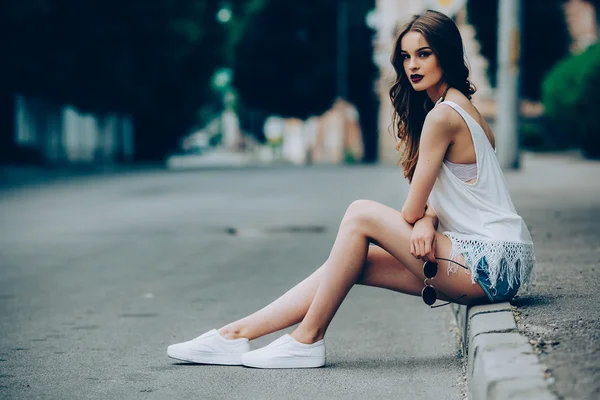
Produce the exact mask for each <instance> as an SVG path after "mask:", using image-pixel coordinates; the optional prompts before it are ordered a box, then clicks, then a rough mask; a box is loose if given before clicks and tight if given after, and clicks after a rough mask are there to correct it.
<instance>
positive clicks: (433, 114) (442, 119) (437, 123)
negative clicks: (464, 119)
mask: <svg viewBox="0 0 600 400" xmlns="http://www.w3.org/2000/svg"><path fill="white" fill-rule="evenodd" d="M460 119H461V117H460V115H458V113H457V112H456V111H454V110H453V109H452V107H450V106H444V105H443V104H442V105H439V106H436V107H434V108H433V110H431V111H429V113H427V116H426V117H425V124H424V127H427V128H428V129H433V130H435V131H438V132H439V131H440V130H441V131H444V132H452V131H455V130H456V129H458V128H459V127H460Z"/></svg>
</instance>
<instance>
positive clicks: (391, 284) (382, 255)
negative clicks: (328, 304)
mask: <svg viewBox="0 0 600 400" xmlns="http://www.w3.org/2000/svg"><path fill="white" fill-rule="evenodd" d="M322 270H323V267H321V268H319V269H317V270H316V271H315V272H314V273H313V274H311V275H310V276H309V277H308V278H306V279H304V280H303V281H302V282H300V283H299V284H297V285H296V286H294V287H293V288H292V289H290V290H289V291H287V292H286V293H285V294H283V295H282V296H281V297H279V298H278V299H277V300H275V301H274V302H272V303H271V304H269V305H268V306H266V307H264V308H263V309H261V310H259V311H257V312H255V313H253V314H251V315H249V316H247V317H245V318H242V319H240V320H238V321H235V322H232V323H231V324H228V325H225V326H224V327H222V328H221V329H219V333H220V334H221V335H222V336H223V337H226V338H228V339H236V338H240V337H245V338H248V339H250V340H252V339H256V338H257V337H261V336H263V335H266V334H269V333H272V332H276V331H278V330H281V329H285V328H288V327H290V326H292V325H295V324H297V323H298V322H300V321H302V319H303V318H304V316H305V315H306V312H307V311H308V308H309V307H310V304H311V303H312V301H313V298H314V296H315V293H316V292H317V288H318V287H319V282H320V277H321V275H322ZM356 283H357V284H360V285H366V286H376V287H381V288H385V289H390V290H394V291H397V292H400V293H406V294H411V295H415V296H419V295H420V293H421V289H422V288H423V281H422V280H421V279H419V278H417V277H416V276H415V275H414V274H413V273H412V272H410V271H409V270H407V269H406V268H405V267H404V266H403V265H402V264H401V263H400V262H399V261H398V260H396V259H395V258H394V257H393V256H392V255H390V254H389V253H388V252H386V251H385V250H383V249H382V248H380V247H377V246H369V252H368V256H367V261H366V263H365V264H364V267H363V269H362V273H361V275H360V276H359V278H358V280H357V281H356Z"/></svg>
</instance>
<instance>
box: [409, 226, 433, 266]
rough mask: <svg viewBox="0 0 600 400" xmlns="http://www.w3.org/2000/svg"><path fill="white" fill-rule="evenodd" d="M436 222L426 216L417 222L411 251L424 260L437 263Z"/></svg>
mask: <svg viewBox="0 0 600 400" xmlns="http://www.w3.org/2000/svg"><path fill="white" fill-rule="evenodd" d="M434 225H435V222H434V220H433V219H432V218H431V217H429V216H427V215H426V216H425V217H423V218H421V219H420V220H418V221H417V222H415V225H414V226H413V231H412V236H411V238H410V253H411V254H412V255H413V256H414V257H415V258H420V259H421V260H423V261H431V262H434V263H437V261H436V259H435V231H436V230H435V226H434Z"/></svg>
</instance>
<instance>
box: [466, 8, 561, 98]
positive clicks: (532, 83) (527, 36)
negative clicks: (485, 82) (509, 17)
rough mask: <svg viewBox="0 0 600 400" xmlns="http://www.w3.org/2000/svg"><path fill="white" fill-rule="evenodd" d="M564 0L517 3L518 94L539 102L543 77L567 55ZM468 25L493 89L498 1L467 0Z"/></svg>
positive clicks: (494, 81)
mask: <svg viewBox="0 0 600 400" xmlns="http://www.w3.org/2000/svg"><path fill="white" fill-rule="evenodd" d="M562 3H564V0H526V1H523V2H521V6H522V7H523V8H522V12H523V16H522V18H523V19H522V21H523V22H522V32H521V33H522V36H521V46H522V48H521V50H522V51H521V90H522V91H521V94H522V95H523V96H524V97H527V98H530V99H539V98H540V96H541V83H542V79H543V77H544V75H545V74H546V73H547V72H548V71H549V70H550V68H551V67H552V66H553V65H554V64H555V63H556V62H557V61H559V60H560V59H561V58H563V57H565V56H566V55H567V54H568V46H569V36H568V32H567V27H566V22H565V17H564V13H563V11H562V8H561V5H562ZM467 14H468V19H469V23H471V24H473V25H474V26H475V31H476V38H477V40H478V41H479V43H480V45H481V53H482V55H483V56H484V57H485V58H486V59H487V60H488V62H489V65H488V76H489V79H490V83H491V84H492V86H494V87H495V86H496V72H497V60H498V58H497V48H498V0H469V1H468V2H467Z"/></svg>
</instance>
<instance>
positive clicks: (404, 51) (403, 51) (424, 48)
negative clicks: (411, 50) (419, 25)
mask: <svg viewBox="0 0 600 400" xmlns="http://www.w3.org/2000/svg"><path fill="white" fill-rule="evenodd" d="M426 49H429V50H431V47H427V46H425V47H421V48H420V49H417V51H421V50H426ZM400 53H408V52H407V51H406V50H400Z"/></svg>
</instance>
